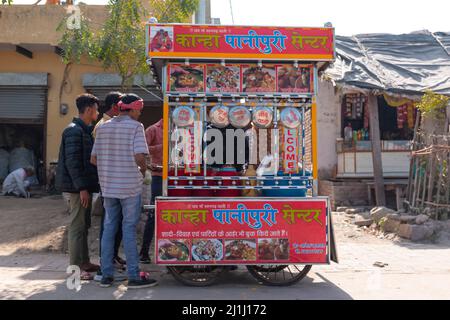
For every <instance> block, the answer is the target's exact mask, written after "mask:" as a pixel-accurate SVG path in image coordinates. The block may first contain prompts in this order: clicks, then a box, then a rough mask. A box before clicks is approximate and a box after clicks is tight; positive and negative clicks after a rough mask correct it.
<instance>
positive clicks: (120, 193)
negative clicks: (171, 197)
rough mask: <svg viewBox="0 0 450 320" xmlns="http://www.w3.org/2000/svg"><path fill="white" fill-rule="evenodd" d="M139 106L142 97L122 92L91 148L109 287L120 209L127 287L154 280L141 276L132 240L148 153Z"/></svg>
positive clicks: (105, 277) (105, 281)
mask: <svg viewBox="0 0 450 320" xmlns="http://www.w3.org/2000/svg"><path fill="white" fill-rule="evenodd" d="M143 106H144V103H143V100H142V99H141V98H140V97H138V96H137V95H135V94H127V95H124V96H123V97H122V99H121V100H120V102H119V107H120V115H119V116H117V117H114V118H113V119H111V120H109V121H107V122H105V123H104V124H103V125H102V126H100V127H99V128H98V129H97V134H96V139H95V144H94V148H93V149H92V157H91V162H92V163H93V164H95V165H97V169H98V176H99V181H100V186H101V189H102V194H103V197H104V207H105V211H106V215H105V221H104V230H103V238H102V252H101V268H102V274H103V277H102V281H101V283H100V286H102V287H110V286H111V285H112V284H113V282H114V278H113V275H114V265H113V256H114V237H115V234H116V232H117V228H118V227H119V219H120V212H121V211H122V215H123V220H122V233H123V245H124V249H125V255H126V259H127V269H128V288H130V289H131V288H146V287H150V286H154V285H156V284H157V282H156V280H153V279H148V278H147V277H146V276H141V273H140V270H139V255H138V250H137V243H136V226H137V223H138V222H139V218H140V214H141V194H142V183H143V176H144V174H145V169H146V159H145V158H146V155H148V147H147V143H146V140H145V134H144V126H143V125H142V123H140V122H138V121H137V120H138V119H139V116H140V115H141V111H142V108H143Z"/></svg>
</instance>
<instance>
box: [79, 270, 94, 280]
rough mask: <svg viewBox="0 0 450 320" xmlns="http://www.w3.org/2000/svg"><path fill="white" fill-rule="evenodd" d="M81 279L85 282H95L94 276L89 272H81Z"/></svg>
mask: <svg viewBox="0 0 450 320" xmlns="http://www.w3.org/2000/svg"><path fill="white" fill-rule="evenodd" d="M80 279H81V280H83V281H90V280H94V276H93V275H91V274H90V273H89V272H86V271H81V274H80Z"/></svg>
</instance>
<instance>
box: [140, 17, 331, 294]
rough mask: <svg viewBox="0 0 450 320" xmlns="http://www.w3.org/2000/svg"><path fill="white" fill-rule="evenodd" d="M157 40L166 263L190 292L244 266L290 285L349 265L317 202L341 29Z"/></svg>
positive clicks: (178, 27) (160, 251)
mask: <svg viewBox="0 0 450 320" xmlns="http://www.w3.org/2000/svg"><path fill="white" fill-rule="evenodd" d="M146 34H147V56H148V63H149V64H150V65H151V68H152V72H153V73H154V75H155V77H157V79H158V80H159V81H160V85H161V87H162V91H163V96H164V106H163V119H164V120H163V123H164V139H163V169H162V170H163V196H162V197H158V198H157V199H156V201H155V215H156V216H155V263H156V264H158V265H164V266H167V268H168V269H169V271H170V272H171V273H172V275H173V276H174V277H175V278H176V279H177V280H179V281H181V282H182V283H184V284H186V285H192V286H206V285H211V284H212V283H214V282H215V281H216V280H217V279H218V278H219V276H220V275H221V274H222V273H223V272H224V271H227V270H229V269H230V268H231V267H232V266H238V265H244V266H246V268H247V269H248V271H249V272H250V273H251V275H252V276H254V277H255V278H256V279H257V280H258V281H260V282H262V283H263V284H266V285H278V286H281V285H291V284H294V283H296V282H298V281H299V280H301V279H302V278H304V277H305V276H306V274H307V273H308V272H309V270H310V269H311V266H312V265H316V264H317V265H318V264H330V261H332V260H333V261H336V262H337V255H336V250H335V244H334V237H333V232H332V225H331V217H330V213H331V212H330V204H329V201H328V199H327V198H326V197H319V196H317V189H318V188H317V182H318V181H317V178H318V168H317V164H318V154H317V143H318V141H317V104H316V96H315V95H316V94H317V80H318V79H317V77H318V73H319V71H320V70H321V69H323V68H325V67H326V66H327V64H328V63H329V62H330V61H332V60H333V59H334V29H333V28H331V27H330V28H328V27H325V28H287V27H279V28H278V27H241V26H221V25H218V26H217V25H215V26H212V25H182V24H152V23H149V24H148V25H147V28H146ZM147 208H149V206H148V207H147Z"/></svg>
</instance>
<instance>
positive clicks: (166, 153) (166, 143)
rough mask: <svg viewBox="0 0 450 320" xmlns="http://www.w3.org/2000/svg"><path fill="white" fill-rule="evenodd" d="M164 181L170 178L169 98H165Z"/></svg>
mask: <svg viewBox="0 0 450 320" xmlns="http://www.w3.org/2000/svg"><path fill="white" fill-rule="evenodd" d="M163 119H164V120H163V132H164V134H163V180H167V178H168V176H169V161H168V160H169V130H168V129H169V98H168V97H167V96H166V97H164V110H163Z"/></svg>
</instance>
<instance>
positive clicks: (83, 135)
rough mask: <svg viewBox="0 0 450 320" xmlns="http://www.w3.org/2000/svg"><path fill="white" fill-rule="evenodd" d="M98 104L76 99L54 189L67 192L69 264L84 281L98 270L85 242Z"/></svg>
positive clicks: (94, 180)
mask: <svg viewBox="0 0 450 320" xmlns="http://www.w3.org/2000/svg"><path fill="white" fill-rule="evenodd" d="M98 103H99V100H98V99H97V98H96V97H95V96H93V95H91V94H82V95H80V96H79V97H78V98H77V100H76V105H77V108H78V112H79V117H78V118H74V119H73V121H72V123H70V124H69V126H68V127H67V128H66V129H65V130H64V132H63V134H62V140H61V146H60V150H59V160H58V167H57V169H56V187H57V188H58V189H59V190H60V191H62V192H67V193H70V225H69V235H68V238H69V256H70V265H76V266H79V267H80V269H81V271H82V275H81V276H82V279H83V280H90V279H91V275H90V274H89V272H96V271H98V269H99V266H98V265H95V264H92V263H91V262H90V259H89V249H88V243H87V236H88V229H89V227H90V222H91V216H90V212H91V210H90V209H91V204H92V193H94V192H98V191H99V183H98V175H97V169H96V167H95V166H93V165H92V164H91V163H90V157H91V151H92V147H93V145H94V139H93V137H92V129H93V127H92V126H91V125H92V123H93V122H94V121H95V120H97V117H98Z"/></svg>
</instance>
